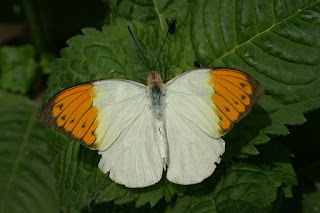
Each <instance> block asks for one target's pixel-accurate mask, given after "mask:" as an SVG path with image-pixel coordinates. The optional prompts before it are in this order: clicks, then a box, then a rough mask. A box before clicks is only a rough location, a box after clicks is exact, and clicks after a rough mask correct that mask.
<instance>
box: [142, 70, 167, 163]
mask: <svg viewBox="0 0 320 213" xmlns="http://www.w3.org/2000/svg"><path fill="white" fill-rule="evenodd" d="M163 88H164V84H163V82H162V79H161V76H160V74H159V73H157V72H156V71H151V72H150V74H149V76H148V86H147V90H148V97H149V99H150V107H151V111H152V117H153V119H154V129H153V130H154V132H155V137H156V144H157V145H158V148H159V152H160V155H161V158H162V161H163V162H162V164H163V168H164V169H166V164H167V150H168V144H167V135H166V131H165V122H164V93H163V92H164V91H163Z"/></svg>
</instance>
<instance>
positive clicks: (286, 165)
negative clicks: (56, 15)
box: [0, 0, 320, 212]
mask: <svg viewBox="0 0 320 213" xmlns="http://www.w3.org/2000/svg"><path fill="white" fill-rule="evenodd" d="M105 4H106V5H109V6H110V8H111V10H112V14H111V18H110V19H108V20H109V21H110V22H111V24H109V25H104V26H102V28H101V30H98V29H94V28H84V29H83V30H82V35H77V36H74V37H72V38H70V39H69V40H68V41H67V44H68V47H66V48H64V49H62V50H61V52H60V53H61V58H59V59H57V60H56V61H55V64H54V67H53V71H51V65H50V61H51V59H50V56H49V57H47V56H46V54H43V53H41V57H40V58H41V60H40V62H38V61H37V59H36V57H35V55H34V54H35V53H34V49H33V47H32V46H23V47H19V48H7V49H6V48H2V51H6V52H1V50H0V65H1V69H2V72H1V73H0V74H1V75H0V81H1V79H4V77H2V76H10V75H11V76H16V75H19V77H18V78H19V79H22V80H23V78H21V76H23V75H24V73H25V72H26V71H27V70H28V68H29V67H30V66H31V65H32V67H38V68H37V69H41V72H42V73H50V72H51V75H50V77H49V79H48V90H46V92H45V95H44V103H45V102H46V101H47V100H49V99H50V98H51V97H52V96H53V95H54V94H56V93H57V92H59V91H61V90H63V89H65V88H67V87H69V86H72V85H75V84H77V83H81V82H84V81H89V80H97V79H106V78H123V79H130V80H134V81H138V82H140V83H145V78H146V76H147V74H148V72H149V70H148V68H147V66H146V64H145V62H144V60H143V57H142V55H141V54H140V53H139V52H138V51H137V48H136V46H135V44H134V42H133V40H132V38H131V37H130V34H129V33H128V30H127V26H130V27H131V29H132V30H133V32H134V35H135V36H136V38H137V40H138V42H139V44H140V46H141V49H142V51H143V52H144V54H145V55H146V58H147V61H148V62H149V64H151V66H152V65H154V64H155V60H156V56H157V54H158V52H159V49H160V47H161V45H162V42H163V40H164V37H165V34H166V28H167V27H166V21H165V19H166V18H169V19H170V18H175V19H176V20H177V26H176V31H175V32H174V34H173V35H170V36H169V38H168V41H167V43H166V45H165V48H164V51H163V53H162V55H161V57H160V60H159V62H158V66H157V67H156V69H157V70H159V71H161V72H163V74H164V76H165V81H168V80H170V79H171V78H173V77H174V76H176V75H178V74H180V73H182V72H183V71H186V70H190V69H193V68H194V67H195V65H197V64H200V65H201V66H202V67H207V66H209V67H214V66H224V67H232V68H236V69H240V70H243V71H245V72H247V73H249V74H251V75H252V76H254V77H255V78H256V79H258V80H259V81H260V83H261V84H262V85H263V87H264V88H265V93H266V94H265V96H264V97H263V98H262V99H260V101H259V102H258V104H256V105H255V106H254V107H253V110H252V112H251V113H250V114H249V115H248V116H246V117H245V118H244V119H243V120H242V121H241V122H240V123H239V124H237V125H236V126H235V127H234V128H233V130H231V131H230V132H229V133H228V134H227V135H226V136H225V138H224V139H225V141H226V153H225V154H224V155H223V158H222V162H221V163H220V165H218V167H217V170H216V171H215V172H214V174H213V175H212V176H211V177H209V178H208V179H206V180H205V181H203V182H202V183H200V184H196V185H191V186H180V185H175V184H173V183H170V182H169V181H168V180H166V178H165V175H164V177H163V178H162V180H161V181H160V182H159V183H157V184H155V185H154V186H150V187H147V188H143V189H128V188H126V187H123V186H120V185H118V184H115V183H114V182H113V181H111V180H110V179H109V178H108V177H107V175H105V174H103V173H102V172H101V171H100V170H99V169H98V167H97V164H98V161H99V155H98V154H97V153H96V152H95V151H91V150H89V149H86V148H84V147H83V146H81V145H80V144H78V143H76V142H74V141H71V140H70V139H68V138H67V137H65V136H63V135H61V134H59V133H57V132H55V131H54V130H52V129H50V128H48V127H44V128H43V131H44V134H45V135H46V138H45V139H46V141H47V142H48V144H49V149H48V150H47V144H46V143H45V140H44V136H43V133H42V132H41V130H40V128H39V123H38V121H37V112H38V107H39V106H38V104H37V103H34V102H31V101H30V100H29V99H27V98H23V97H21V96H19V95H16V94H10V93H7V92H2V93H0V94H1V96H0V100H1V102H4V100H6V101H7V104H5V105H3V106H1V107H2V108H0V113H1V115H2V114H4V113H5V114H7V116H2V117H1V118H0V126H1V128H0V133H2V135H3V139H1V137H0V145H1V149H0V150H1V152H2V153H8V157H6V156H5V155H2V156H3V160H2V161H1V162H3V163H2V164H3V165H2V166H1V167H2V169H3V170H6V171H9V172H7V174H8V175H5V176H3V177H2V178H3V179H4V180H3V181H2V182H4V183H6V184H4V186H3V187H5V190H1V192H2V191H3V192H4V193H3V194H2V195H1V194H0V196H5V197H6V200H5V201H8V202H5V203H4V202H2V203H1V204H0V210H1V209H7V208H10V206H12V205H13V204H12V202H13V201H14V199H17V198H18V199H20V200H24V202H21V204H19V205H17V208H21V209H27V211H33V209H34V206H33V205H34V203H35V202H41V203H46V205H47V206H51V207H48V208H49V209H50V210H52V211H56V210H57V209H56V206H57V205H59V208H60V211H67V212H69V211H75V212H78V211H88V212H104V211H105V210H110V211H119V212H121V211H147V212H149V211H160V212H163V211H167V212H255V211H258V212H271V211H276V210H279V209H280V210H283V209H284V208H286V207H283V205H285V204H286V200H288V198H292V197H293V196H294V195H295V193H296V192H295V191H294V190H293V189H294V188H295V187H297V178H296V173H295V172H297V170H296V171H295V170H294V169H295V168H294V167H293V166H292V160H293V158H294V155H293V154H292V152H294V153H296V151H295V150H294V149H292V148H290V145H291V144H290V143H293V142H294V140H293V139H290V141H289V142H290V143H289V144H285V143H283V142H282V141H281V140H280V139H279V138H278V137H276V135H288V134H289V129H288V127H287V125H297V124H302V123H304V122H305V121H306V118H305V117H304V113H306V112H308V111H310V110H313V109H316V108H318V107H319V106H320V80H319V71H320V65H319V62H320V60H319V59H320V38H319V36H318V35H319V33H320V19H319V17H320V2H319V1H316V0H307V1H302V0H285V1H274V2H267V1H262V0H258V1H255V4H252V2H251V1H236V2H234V1H231V0H222V1H208V0H198V1H192V2H191V1H179V0H167V1H152V2H151V1H143V0H133V1H130V2H127V1H122V0H110V1H105ZM8 50H10V51H12V52H8ZM14 51H15V52H14ZM1 53H2V54H1ZM13 56H15V57H16V58H17V59H16V60H12V61H10V60H9V59H10V57H13ZM2 58H3V59H2ZM1 59H2V60H1ZM4 59H5V60H4ZM3 61H6V62H5V63H4V62H3ZM47 61H49V63H48V62H47ZM30 64H31V65H30ZM18 66H20V67H24V69H18V71H17V73H19V74H14V71H15V70H16V67H18ZM37 69H36V68H35V69H34V70H33V74H32V76H33V77H34V75H35V73H36V70H37ZM26 79H29V78H26ZM30 79H32V78H30ZM3 82H5V83H8V85H10V86H5V85H2V84H1V87H2V88H3V89H9V90H11V91H19V92H22V93H26V92H28V91H30V84H31V83H30V82H32V81H31V80H26V81H22V83H21V84H19V83H17V82H13V81H11V82H10V81H7V80H3ZM7 96H8V97H9V98H8V99H7V98H6V97H7ZM5 98H6V99H5ZM22 106H25V107H22ZM27 115H29V117H28V116H27ZM8 122H9V123H11V125H12V129H13V130H15V131H16V132H19V134H20V133H21V136H20V138H18V137H16V138H15V136H14V135H13V134H12V133H10V132H9V131H8V129H6V128H5V126H4V125H5V123H8ZM31 133H32V134H31ZM26 135H27V136H26ZM29 135H30V137H29ZM270 138H271V140H270ZM284 138H285V137H284ZM299 142H300V141H299ZM309 142H310V139H308V138H307V139H305V141H304V143H305V144H308V143H309ZM288 147H289V148H288ZM25 152H30V154H29V155H30V156H33V157H30V158H28V157H26V156H25V155H24V154H23V153H25ZM49 154H50V156H51V158H50V159H48V156H47V155H49ZM9 155H10V156H9ZM49 162H50V163H49ZM314 162H315V165H316V164H317V162H319V161H318V160H315V161H314ZM30 164H31V165H32V166H30ZM33 165H38V166H33ZM49 165H52V167H53V172H54V174H55V175H54V176H53V175H52V171H51V170H50V167H49ZM312 168H313V167H312ZM35 169H36V170H35ZM38 169H39V171H41V170H43V171H46V172H45V173H42V172H39V174H38V173H36V174H37V175H38V176H36V177H35V176H34V173H35V171H37V170H38ZM303 171H306V170H303ZM20 173H22V174H24V175H26V178H25V179H26V180H29V178H30V181H31V183H32V181H36V183H37V184H36V185H35V188H34V190H38V191H39V194H41V197H37V196H36V195H34V196H29V197H27V198H28V199H26V198H25V197H26V196H23V195H21V194H20V193H19V192H20V191H25V192H26V191H27V192H28V193H29V194H30V193H31V194H32V193H33V192H34V191H33V190H30V191H29V190H26V189H28V188H26V186H28V185H27V184H26V183H25V182H23V181H24V179H23V180H20V179H15V178H13V179H12V177H16V176H17V175H19V174H20ZM306 173H307V174H309V170H308V171H307V172H306ZM42 174H46V176H44V177H46V178H47V179H44V177H43V176H41V175H42ZM298 174H300V173H299V170H298ZM298 179H299V177H298ZM44 180H46V181H44ZM313 181H319V179H315V180H313ZM54 183H55V186H56V187H55V188H54V187H53V184H54ZM30 186H31V185H30ZM32 186H33V185H32ZM19 187H20V188H19ZM19 196H20V197H19ZM38 196H39V195H38ZM317 196H318V188H317V191H316V192H314V193H313V194H312V193H311V194H308V196H306V197H305V198H304V200H303V203H302V205H303V209H305V210H306V212H307V210H308V208H309V207H310V208H312V207H314V206H317V203H316V202H315V203H314V200H315V199H314V198H316V197H317ZM37 199H41V200H37ZM29 205H30V206H29ZM17 211H19V210H17ZM38 211H41V210H40V209H39V210H38Z"/></svg>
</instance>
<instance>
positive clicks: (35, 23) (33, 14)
mask: <svg viewBox="0 0 320 213" xmlns="http://www.w3.org/2000/svg"><path fill="white" fill-rule="evenodd" d="M22 2H23V7H24V10H25V13H26V17H27V22H28V25H29V29H30V35H31V39H32V41H33V43H34V45H35V47H36V49H37V51H38V53H45V52H47V44H46V41H45V36H44V32H43V27H42V25H41V23H40V17H39V12H38V10H37V9H36V8H37V5H36V4H35V2H34V0H23V1H22Z"/></svg>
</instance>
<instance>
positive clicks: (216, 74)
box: [40, 68, 264, 188]
mask: <svg viewBox="0 0 320 213" xmlns="http://www.w3.org/2000/svg"><path fill="white" fill-rule="evenodd" d="M147 82H148V84H147V86H145V85H143V84H140V83H137V82H134V81H129V80H120V79H107V80H97V81H90V82H84V83H81V84H78V85H75V86H72V87H70V88H67V89H65V90H63V91H61V92H59V93H58V94H57V95H55V96H54V97H53V98H51V99H50V100H49V101H48V103H47V104H46V105H45V106H44V107H43V109H42V111H41V114H40V119H41V120H42V121H43V122H44V123H46V124H47V125H49V126H51V127H52V128H54V129H55V130H57V131H58V132H60V133H62V134H64V135H66V136H68V137H70V138H72V139H74V140H77V141H79V142H80V143H81V144H83V145H84V146H86V147H88V148H90V149H93V150H98V153H99V154H100V155H101V159H100V162H99V165H98V166H99V168H100V169H101V171H102V172H104V173H108V172H109V177H110V178H111V179H112V180H114V181H115V182H116V183H118V184H122V185H125V186H126V187H129V188H139V187H147V186H150V185H153V184H155V183H157V182H158V181H160V179H161V178H162V173H163V171H164V170H167V173H166V177H167V179H168V180H169V181H170V182H173V183H176V184H181V185H189V184H196V183H200V182H202V181H203V180H204V179H206V178H207V177H209V176H210V175H211V174H212V173H213V172H214V170H215V168H216V164H217V163H220V161H221V158H220V157H221V155H222V154H223V153H224V151H225V142H224V140H223V139H222V136H223V135H225V134H226V133H227V132H228V131H229V130H230V129H231V128H232V127H233V125H234V124H235V123H236V122H238V121H239V120H240V119H241V118H243V117H244V116H245V115H246V114H247V113H248V112H249V111H250V109H251V107H252V105H253V104H254V103H256V102H257V100H258V99H259V98H260V97H261V96H262V95H263V94H264V90H263V87H262V86H261V84H260V83H259V82H258V81H257V80H256V79H254V78H253V77H252V76H250V75H249V74H246V73H245V72H242V71H240V70H236V69H230V68H200V69H194V70H191V71H187V72H184V73H182V74H180V75H178V76H176V77H175V78H173V79H172V80H170V81H169V82H167V83H166V84H164V83H163V82H162V79H161V76H160V74H159V73H158V72H156V71H151V72H150V74H149V75H148V77H147Z"/></svg>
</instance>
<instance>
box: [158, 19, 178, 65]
mask: <svg viewBox="0 0 320 213" xmlns="http://www.w3.org/2000/svg"><path fill="white" fill-rule="evenodd" d="M166 21H167V24H168V31H167V34H166V37H165V39H164V41H163V44H162V46H161V49H160V52H159V54H158V57H157V60H156V63H155V64H154V69H153V70H156V66H157V63H158V61H159V57H160V55H161V53H162V50H163V47H164V44H165V43H166V41H167V38H168V35H169V33H170V34H173V33H174V31H175V29H176V20H174V19H171V20H170V21H169V20H168V19H167V20H166Z"/></svg>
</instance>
